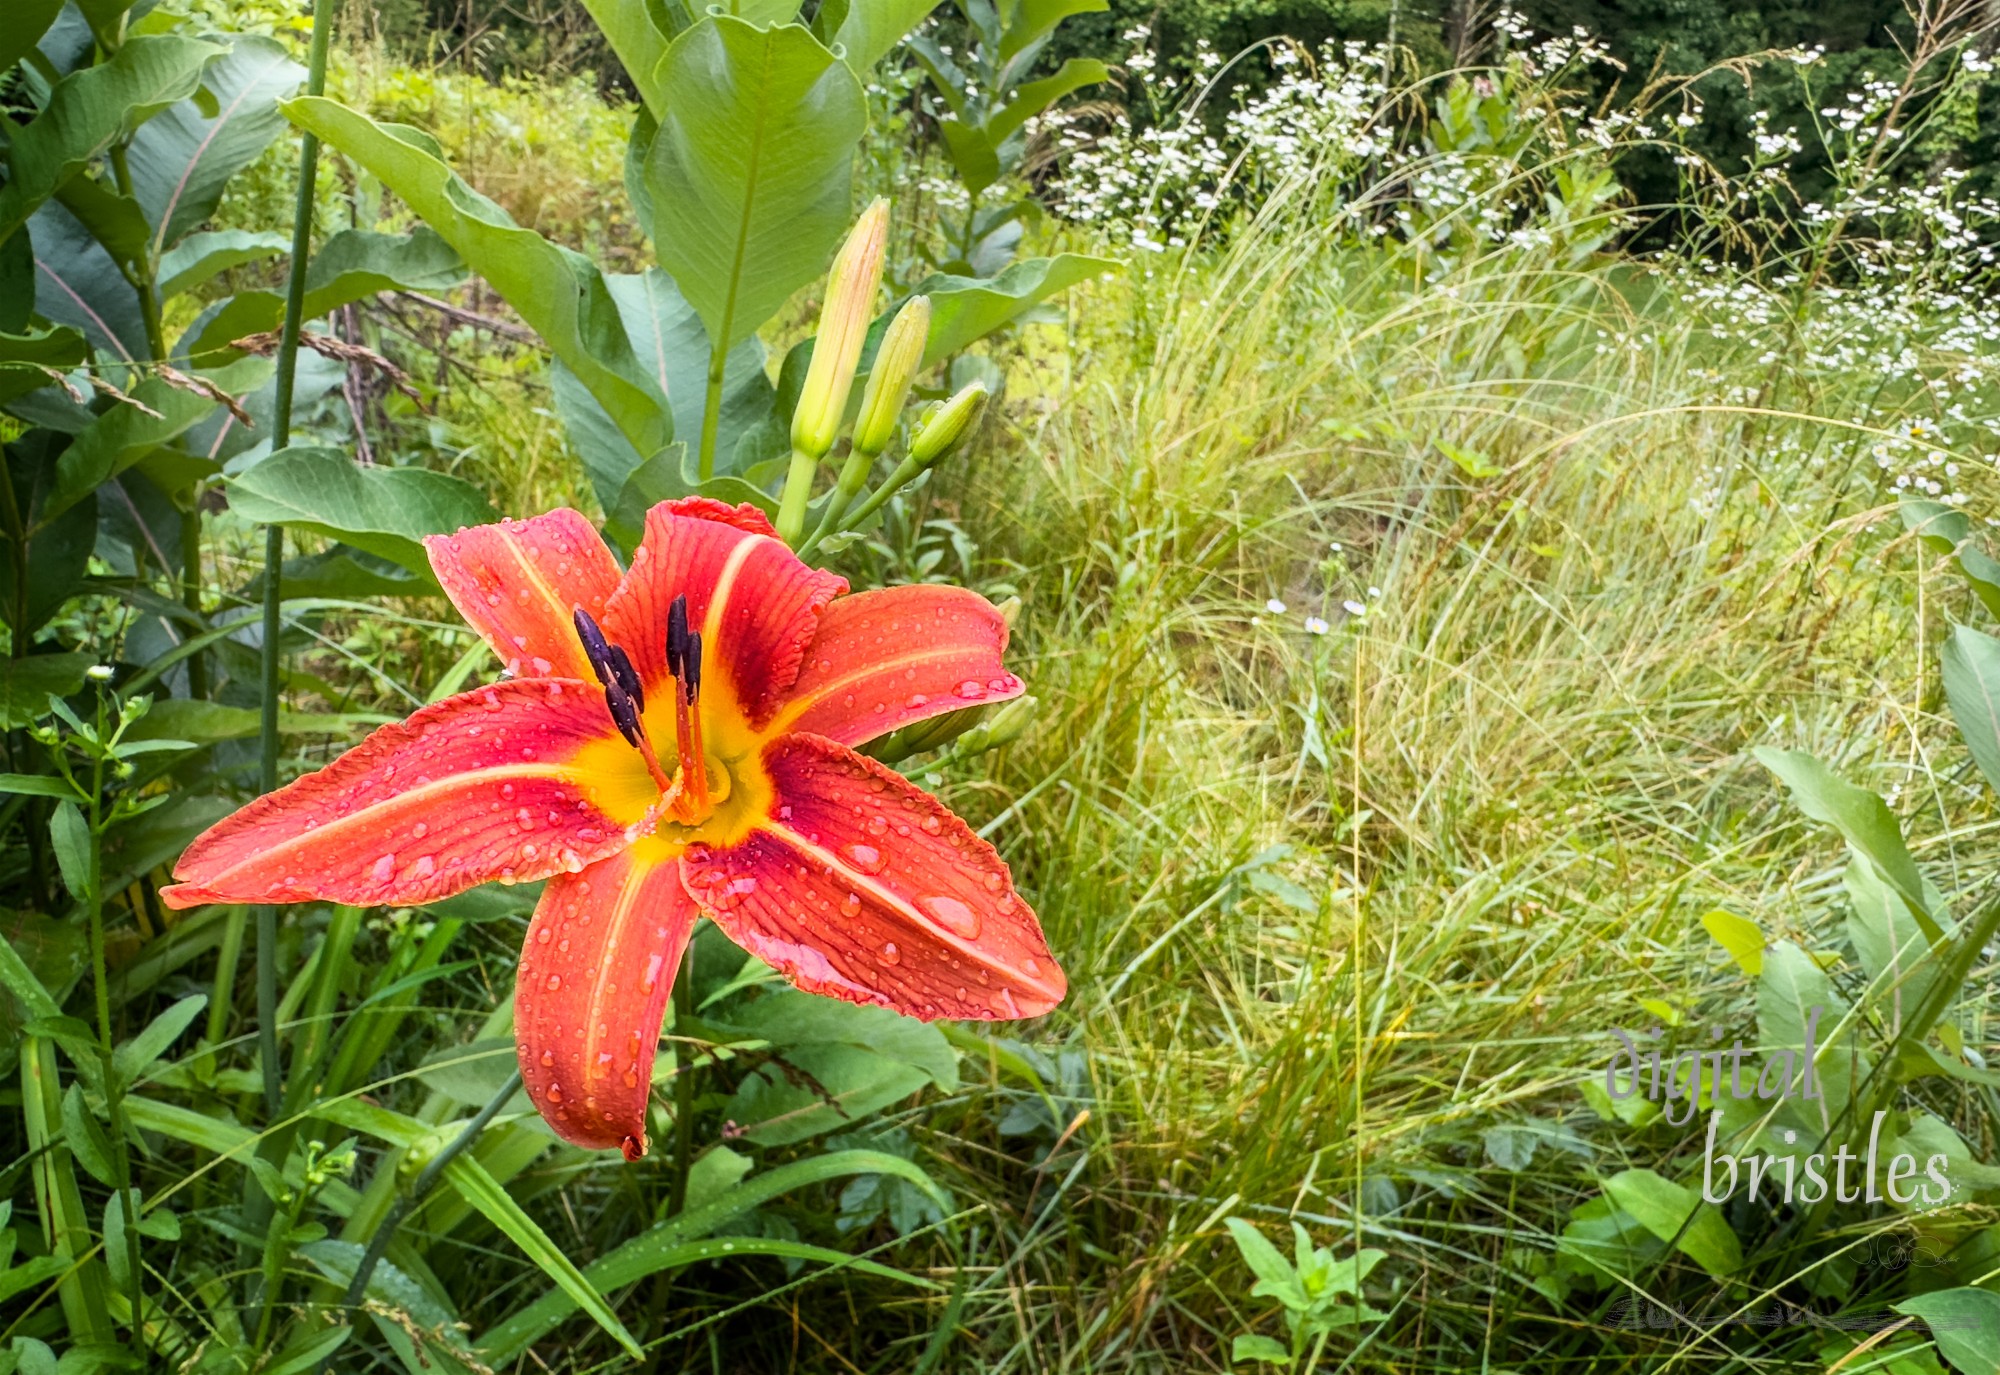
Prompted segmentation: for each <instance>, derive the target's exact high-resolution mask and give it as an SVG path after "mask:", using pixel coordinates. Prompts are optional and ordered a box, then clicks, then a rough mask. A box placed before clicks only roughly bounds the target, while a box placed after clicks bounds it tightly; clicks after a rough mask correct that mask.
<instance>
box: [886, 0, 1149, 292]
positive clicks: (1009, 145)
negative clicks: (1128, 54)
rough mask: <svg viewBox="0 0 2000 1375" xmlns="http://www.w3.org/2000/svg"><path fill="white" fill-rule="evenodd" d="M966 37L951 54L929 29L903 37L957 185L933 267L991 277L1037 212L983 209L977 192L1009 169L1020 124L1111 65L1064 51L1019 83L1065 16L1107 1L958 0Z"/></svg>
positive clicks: (1022, 205) (1024, 141) (1021, 151)
mask: <svg viewBox="0 0 2000 1375" xmlns="http://www.w3.org/2000/svg"><path fill="white" fill-rule="evenodd" d="M957 3H958V11H959V14H960V16H961V17H962V18H963V20H964V22H965V31H966V34H967V37H968V38H969V39H970V42H969V44H968V46H967V47H966V48H965V49H964V50H962V51H956V52H954V51H952V50H951V49H949V48H948V47H947V46H946V45H945V44H944V43H943V42H941V41H939V39H938V37H937V36H936V35H934V34H923V35H919V36H917V37H915V38H912V39H911V40H910V44H909V48H910V52H911V53H912V54H914V55H915V56H916V58H917V61H918V62H919V63H921V64H922V66H923V69H924V74H925V76H926V77H927V78H928V79H929V82H930V87H931V90H932V91H933V92H934V93H935V94H936V96H937V98H938V99H939V100H940V101H942V102H943V103H944V107H945V110H946V112H947V113H946V114H945V115H944V117H943V118H941V119H940V120H939V121H938V124H937V133H938V139H939V141H940V142H942V143H943V144H944V148H945V153H946V155H947V156H948V157H949V158H950V159H951V164H952V167H953V168H954V169H955V170H956V171H957V173H958V178H959V181H960V183H961V184H962V185H963V186H964V187H965V191H966V196H967V203H966V206H965V218H964V220H963V222H962V223H961V225H960V226H959V229H958V233H957V236H956V242H955V243H954V245H953V247H954V249H955V253H954V255H953V256H949V257H939V258H937V259H936V260H935V262H934V266H935V267H936V268H937V270H938V271H939V272H941V273H944V274H946V275H949V276H960V277H991V276H994V275H996V274H997V273H999V272H1000V271H1001V269H1003V268H1004V267H1006V265H1007V264H1008V263H1009V262H1010V261H1011V260H1012V259H1013V257H1014V252H1015V248H1016V246H1017V245H1018V244H1019V243H1020V241H1021V236H1022V232H1023V230H1024V228H1025V222H1026V221H1028V220H1031V219H1032V218H1034V217H1035V216H1037V215H1039V214H1040V213H1041V206H1040V203H1039V202H1038V201H1036V200H1035V199H1034V198H1033V197H1032V196H1021V197H1019V198H1017V199H1014V200H1012V201H1009V202H1007V203H1006V204H1003V205H998V206H990V207H987V208H986V209H984V210H982V209H981V208H980V200H981V198H982V197H983V196H984V195H985V193H986V192H987V191H988V190H990V189H991V188H993V187H994V186H996V185H998V184H1000V183H1001V182H1002V181H1004V180H1005V179H1007V178H1009V177H1012V176H1014V175H1016V174H1018V173H1019V172H1020V170H1021V165H1022V160H1023V158H1024V157H1025V155H1026V152H1027V145H1028V129H1029V125H1030V123H1031V122H1032V121H1034V120H1035V119H1036V118H1037V117H1038V116H1040V115H1042V114H1044V113H1046V112H1047V111H1048V110H1049V109H1050V108H1051V107H1052V106H1054V105H1055V103H1056V102H1057V101H1059V100H1061V99H1063V98H1064V97H1065V96H1069V95H1072V94H1074V93H1075V92H1077V91H1080V90H1082V89H1084V88H1085V87H1087V86H1095V85H1097V84H1098V83H1100V82H1102V81H1105V80H1107V79H1108V78H1109V77H1110V75H1111V69H1110V68H1109V67H1107V66H1105V65H1104V63H1102V62H1100V61H1098V60H1097V59H1096V58H1094V57H1072V58H1069V59H1067V60H1066V61H1064V62H1063V64H1062V65H1061V66H1060V67H1058V68H1057V69H1056V70H1055V71H1054V72H1053V73H1051V74H1050V75H1048V76H1045V77H1041V78H1038V79H1036V80H1033V81H1030V80H1028V79H1027V78H1028V74H1029V73H1030V72H1032V71H1033V70H1034V68H1035V64H1036V62H1037V60H1038V59H1039V58H1040V57H1041V56H1042V54H1043V52H1044V51H1046V49H1047V48H1048V46H1049V43H1050V40H1051V39H1053V38H1054V37H1055V33H1056V28H1057V26H1058V25H1060V24H1061V23H1062V21H1063V20H1065V19H1067V18H1069V17H1070V16H1072V15H1077V14H1092V13H1096V12H1098V11H1101V10H1103V9H1105V8H1106V0H1001V2H1000V3H998V4H996V3H995V2H994V0H957Z"/></svg>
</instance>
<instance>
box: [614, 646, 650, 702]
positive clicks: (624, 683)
mask: <svg viewBox="0 0 2000 1375" xmlns="http://www.w3.org/2000/svg"><path fill="white" fill-rule="evenodd" d="M611 672H612V674H613V675H614V676H615V677H616V678H617V679H618V686H619V687H622V688H624V689H625V693H626V695H627V696H628V697H630V698H631V699H632V703H633V705H634V706H636V707H638V708H639V710H640V711H644V710H645V709H646V687H645V684H643V683H641V682H640V681H639V670H638V669H636V668H633V667H632V658H631V656H630V655H628V654H627V653H626V652H625V647H624V646H623V645H613V646H611Z"/></svg>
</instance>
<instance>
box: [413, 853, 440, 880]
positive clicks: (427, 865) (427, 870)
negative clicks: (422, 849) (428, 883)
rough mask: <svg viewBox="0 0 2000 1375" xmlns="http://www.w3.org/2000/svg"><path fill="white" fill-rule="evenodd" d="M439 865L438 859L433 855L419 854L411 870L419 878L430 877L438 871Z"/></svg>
mask: <svg viewBox="0 0 2000 1375" xmlns="http://www.w3.org/2000/svg"><path fill="white" fill-rule="evenodd" d="M437 867H438V866H437V861H436V860H435V859H433V858H432V857H431V856H429V855H418V856H417V862H416V863H415V864H414V865H412V866H411V868H410V872H411V873H413V874H415V875H416V876H417V877H418V878H429V877H430V876H431V875H432V874H435V873H436V872H437Z"/></svg>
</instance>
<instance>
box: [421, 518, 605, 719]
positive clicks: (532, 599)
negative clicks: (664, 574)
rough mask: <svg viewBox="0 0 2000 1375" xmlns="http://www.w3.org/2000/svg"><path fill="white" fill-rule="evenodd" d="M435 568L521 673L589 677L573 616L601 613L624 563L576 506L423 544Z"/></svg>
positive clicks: (470, 618) (465, 612) (472, 620)
mask: <svg viewBox="0 0 2000 1375" xmlns="http://www.w3.org/2000/svg"><path fill="white" fill-rule="evenodd" d="M424 548H425V549H426V550H427V551H428V552H429V554H430V557H431V568H432V570H433V571H435V572H436V573H437V577H438V582H439V583H441V584H443V586H444V590H445V595H446V596H448V597H450V598H451V603H452V605H453V606H455V607H457V608H458V612H459V614H460V615H461V616H463V617H465V619H466V623H467V624H469V625H470V626H472V628H473V629H475V630H477V631H478V632H479V633H480V634H481V635H484V636H485V637H486V642H487V643H488V644H490V645H492V646H493V652H494V653H495V654H497V655H499V656H500V662H501V663H503V664H505V665H506V666H507V671H508V672H509V673H511V674H513V675H514V676H516V677H517V678H537V677H540V678H581V679H585V680H588V679H589V678H590V677H591V671H590V663H589V661H588V660H587V659H585V658H584V655H583V648H582V646H581V645H579V644H578V643H577V638H576V628H575V626H574V624H573V623H572V621H571V619H570V616H571V613H572V612H573V611H574V610H575V608H577V607H579V606H580V607H582V608H583V609H584V610H585V611H588V612H589V613H590V614H591V615H593V616H597V615H600V614H601V613H602V612H603V610H604V603H605V602H606V601H607V600H608V599H609V598H610V596H611V594H612V592H613V591H614V590H615V589H616V588H617V586H618V581H619V576H620V575H619V572H618V564H617V562H616V561H615V560H614V559H613V558H612V557H611V551H610V550H609V549H607V548H605V546H604V541H603V539H602V538H600V537H599V535H598V533H597V531H596V530H595V529H594V528H593V527H592V526H591V524H590V522H589V521H587V520H585V519H584V518H583V517H582V516H581V515H579V514H578V513H576V512H575V511H571V510H567V509H564V510H558V511H551V512H549V513H548V514H547V515H545V516H536V517H535V518H534V519H533V520H508V521H502V522H500V523H499V524H498V525H478V526H474V527H472V528H471V529H469V530H461V531H459V532H458V533H457V534H455V535H433V536H431V537H430V538H429V539H427V540H425V541H424Z"/></svg>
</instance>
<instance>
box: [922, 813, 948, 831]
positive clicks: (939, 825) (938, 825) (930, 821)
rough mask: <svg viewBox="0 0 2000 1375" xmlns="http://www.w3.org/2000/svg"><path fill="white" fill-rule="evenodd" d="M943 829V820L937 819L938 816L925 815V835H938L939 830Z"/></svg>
mask: <svg viewBox="0 0 2000 1375" xmlns="http://www.w3.org/2000/svg"><path fill="white" fill-rule="evenodd" d="M943 829H944V823H943V822H942V821H939V820H938V819H937V818H936V817H934V816H927V817H925V818H924V834H925V835H933V836H934V835H936V834H937V833H938V832H939V831H942V830H943Z"/></svg>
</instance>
